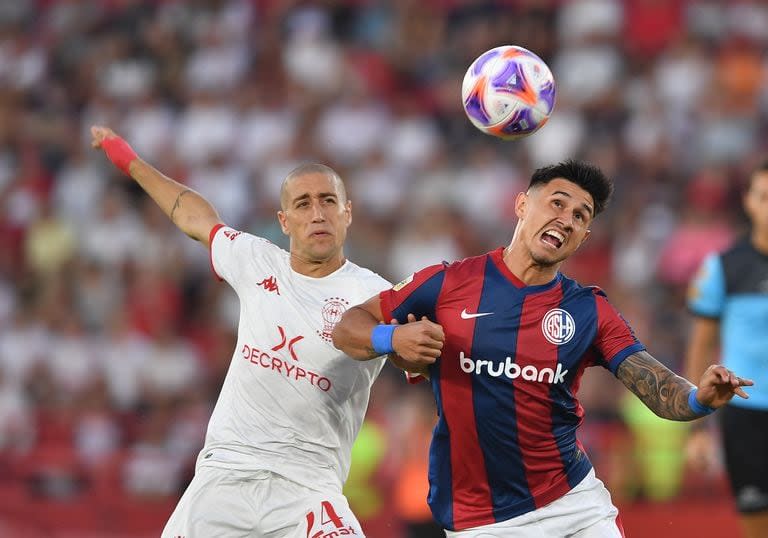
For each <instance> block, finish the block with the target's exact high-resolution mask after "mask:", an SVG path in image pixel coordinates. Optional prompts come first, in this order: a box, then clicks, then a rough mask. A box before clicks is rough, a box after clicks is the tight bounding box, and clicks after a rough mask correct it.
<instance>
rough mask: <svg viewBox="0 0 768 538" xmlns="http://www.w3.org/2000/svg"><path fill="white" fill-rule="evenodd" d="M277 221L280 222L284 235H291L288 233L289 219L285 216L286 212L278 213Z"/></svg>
mask: <svg viewBox="0 0 768 538" xmlns="http://www.w3.org/2000/svg"><path fill="white" fill-rule="evenodd" d="M277 220H278V222H280V229H281V230H283V233H284V234H285V235H289V233H288V222H287V217H286V216H285V211H278V212H277Z"/></svg>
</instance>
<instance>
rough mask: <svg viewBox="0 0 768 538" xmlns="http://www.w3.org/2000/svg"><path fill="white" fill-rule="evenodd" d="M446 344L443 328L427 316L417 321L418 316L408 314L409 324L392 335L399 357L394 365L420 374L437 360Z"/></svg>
mask: <svg viewBox="0 0 768 538" xmlns="http://www.w3.org/2000/svg"><path fill="white" fill-rule="evenodd" d="M392 321H394V322H395V324H396V323H397V321H396V320H392ZM444 342H445V333H444V332H443V327H442V326H440V325H438V324H437V323H433V322H431V321H429V319H427V317H426V316H424V317H422V318H421V320H419V321H417V320H416V316H414V315H413V314H408V323H406V324H405V325H401V326H400V327H398V328H397V330H396V331H395V332H394V334H393V335H392V347H393V348H394V350H395V353H396V354H397V357H398V359H397V362H395V361H393V363H394V364H395V366H397V367H398V368H402V369H403V370H407V371H409V372H414V373H420V372H419V370H423V369H425V368H426V367H427V366H428V365H430V364H432V363H433V362H435V360H437V358H438V357H439V356H440V350H442V349H443V343H444Z"/></svg>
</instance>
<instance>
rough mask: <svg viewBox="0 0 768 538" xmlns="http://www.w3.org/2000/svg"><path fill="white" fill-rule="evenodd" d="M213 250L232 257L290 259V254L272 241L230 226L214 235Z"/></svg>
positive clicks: (221, 228) (212, 237) (224, 227)
mask: <svg viewBox="0 0 768 538" xmlns="http://www.w3.org/2000/svg"><path fill="white" fill-rule="evenodd" d="M211 249H212V250H217V251H220V252H222V251H223V252H227V253H228V254H229V255H231V256H253V257H254V258H264V257H274V258H275V259H279V260H286V259H287V258H288V253H287V252H286V251H285V250H283V249H282V248H280V247H279V246H277V245H275V244H274V243H272V242H271V241H270V240H268V239H265V238H263V237H260V236H258V235H253V234H251V233H248V232H243V231H241V230H236V229H234V228H230V227H228V226H222V227H220V228H219V229H217V230H215V232H214V233H213V234H212V236H211Z"/></svg>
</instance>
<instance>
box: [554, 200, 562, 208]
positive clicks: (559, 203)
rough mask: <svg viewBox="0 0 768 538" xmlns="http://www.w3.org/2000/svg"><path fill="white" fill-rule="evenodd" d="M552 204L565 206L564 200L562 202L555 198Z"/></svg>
mask: <svg viewBox="0 0 768 538" xmlns="http://www.w3.org/2000/svg"><path fill="white" fill-rule="evenodd" d="M552 204H553V205H554V206H555V207H563V202H561V201H560V200H553V201H552Z"/></svg>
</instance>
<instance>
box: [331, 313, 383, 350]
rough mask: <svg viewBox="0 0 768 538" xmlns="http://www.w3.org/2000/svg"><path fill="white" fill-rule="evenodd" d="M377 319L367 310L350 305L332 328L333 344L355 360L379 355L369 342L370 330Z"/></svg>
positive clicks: (376, 322)
mask: <svg viewBox="0 0 768 538" xmlns="http://www.w3.org/2000/svg"><path fill="white" fill-rule="evenodd" d="M378 324H379V321H378V320H377V319H376V318H375V317H374V316H373V315H372V314H371V313H370V312H368V311H367V310H365V309H363V308H360V307H357V306H355V307H352V308H350V309H349V310H347V311H346V312H345V313H344V316H343V317H342V318H341V321H340V322H339V323H337V324H336V327H334V329H333V333H332V337H333V345H334V346H336V348H338V349H340V350H341V351H343V352H344V353H346V354H347V355H349V356H350V357H352V358H353V359H356V360H360V361H365V360H370V359H375V358H376V357H379V356H380V355H381V353H377V352H376V351H375V350H374V349H373V344H372V343H371V332H372V331H373V329H374V328H376V326H377V325H378Z"/></svg>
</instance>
